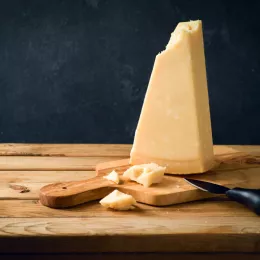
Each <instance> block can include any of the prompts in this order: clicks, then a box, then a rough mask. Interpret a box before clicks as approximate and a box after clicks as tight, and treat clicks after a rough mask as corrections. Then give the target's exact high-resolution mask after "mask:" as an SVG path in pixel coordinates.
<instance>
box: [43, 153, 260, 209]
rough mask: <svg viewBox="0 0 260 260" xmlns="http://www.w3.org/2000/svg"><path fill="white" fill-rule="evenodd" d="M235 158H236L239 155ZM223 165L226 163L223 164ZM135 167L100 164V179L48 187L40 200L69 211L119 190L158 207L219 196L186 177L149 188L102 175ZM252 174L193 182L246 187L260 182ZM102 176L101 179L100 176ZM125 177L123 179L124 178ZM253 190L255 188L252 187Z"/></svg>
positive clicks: (123, 162) (232, 173) (219, 175)
mask: <svg viewBox="0 0 260 260" xmlns="http://www.w3.org/2000/svg"><path fill="white" fill-rule="evenodd" d="M239 156H240V155H239ZM232 159H233V160H234V159H236V157H235V156H233V157H232ZM220 163H222V161H220ZM130 166H131V165H130V164H129V160H128V159H125V160H116V161H109V162H105V163H101V164H98V165H97V166H96V171H97V174H98V176H97V177H96V178H93V179H89V180H83V181H74V182H68V183H67V182H61V183H57V184H55V183H54V184H51V185H47V186H44V187H43V188H42V189H41V190H40V193H39V196H40V201H41V203H42V204H43V205H45V206H48V207H52V208H67V207H72V206H76V205H79V204H82V203H86V202H89V201H92V200H96V199H101V198H103V197H105V196H107V195H108V194H109V193H110V192H112V191H113V189H118V190H120V191H122V192H124V193H127V194H130V195H132V196H133V197H134V198H135V200H136V201H138V202H141V203H145V204H149V205H154V206H167V205H172V204H178V203H184V202H189V201H194V200H200V199H204V198H210V197H216V196H219V195H217V194H211V193H208V192H203V191H200V190H198V189H197V188H195V187H193V186H191V185H190V184H188V183H187V182H186V181H185V180H184V179H183V176H180V175H176V176H173V175H168V176H164V177H163V180H162V182H161V183H159V184H155V185H152V186H151V187H149V188H145V187H143V186H142V185H140V184H138V183H136V182H130V181H123V182H122V181H121V184H119V185H116V184H114V183H113V182H111V181H107V180H105V179H104V178H103V177H102V176H104V174H106V173H109V172H110V171H112V170H116V171H117V172H118V173H122V172H123V170H126V169H127V168H129V167H130ZM248 174H251V175H252V172H251V171H247V170H244V171H243V172H242V171H239V170H236V171H223V169H222V170H221V171H219V172H218V170H217V169H216V170H212V171H210V172H208V173H204V174H197V175H193V177H192V178H193V179H198V180H202V181H209V182H213V183H217V184H220V185H224V186H227V187H230V188H231V187H235V186H240V187H243V186H245V183H248V182H249V179H252V178H254V182H255V183H260V175H259V174H254V176H253V177H252V176H250V177H248ZM100 176H101V177H100ZM121 178H123V177H122V176H121ZM250 188H253V187H250Z"/></svg>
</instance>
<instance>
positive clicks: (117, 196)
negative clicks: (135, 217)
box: [100, 190, 136, 210]
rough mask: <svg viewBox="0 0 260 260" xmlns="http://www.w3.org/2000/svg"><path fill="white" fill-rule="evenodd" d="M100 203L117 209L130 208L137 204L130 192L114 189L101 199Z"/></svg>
mask: <svg viewBox="0 0 260 260" xmlns="http://www.w3.org/2000/svg"><path fill="white" fill-rule="evenodd" d="M100 204H101V205H102V206H104V207H106V208H112V209H115V210H129V209H132V208H133V205H134V204H136V201H135V199H134V198H133V197H132V196H131V195H128V194H125V193H123V192H120V191H118V190H114V191H113V192H111V193H110V194H108V195H107V196H106V197H105V198H103V199H102V200H101V201H100Z"/></svg>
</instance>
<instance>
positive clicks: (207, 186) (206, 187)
mask: <svg viewBox="0 0 260 260" xmlns="http://www.w3.org/2000/svg"><path fill="white" fill-rule="evenodd" d="M185 180H186V181H187V182H188V183H190V184H191V185H193V186H194V187H196V188H198V189H200V190H203V191H208V192H210V193H214V194H226V192H227V191H228V190H229V188H227V187H224V186H221V185H218V184H214V183H210V182H206V181H200V180H194V179H190V178H185Z"/></svg>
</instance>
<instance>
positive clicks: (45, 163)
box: [0, 156, 124, 171]
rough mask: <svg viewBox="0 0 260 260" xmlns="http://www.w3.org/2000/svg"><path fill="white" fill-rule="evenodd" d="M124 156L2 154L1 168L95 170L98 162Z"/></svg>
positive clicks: (0, 157) (0, 158) (0, 159)
mask: <svg viewBox="0 0 260 260" xmlns="http://www.w3.org/2000/svg"><path fill="white" fill-rule="evenodd" d="M115 158H116V159H118V160H119V159H124V157H108V156H107V157H44V156H43V157H40V156H24V157H23V156H0V170H2V171H3V170H25V171H27V170H32V171H36V170H40V171H42V170H63V171H64V170H82V171H87V170H95V165H96V164H97V163H101V162H105V161H111V160H115Z"/></svg>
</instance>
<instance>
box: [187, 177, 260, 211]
mask: <svg viewBox="0 0 260 260" xmlns="http://www.w3.org/2000/svg"><path fill="white" fill-rule="evenodd" d="M184 179H185V180H186V181H187V182H188V183H189V184H191V185H193V186H194V187H196V188H198V189H200V190H203V191H207V192H210V193H214V194H225V195H226V196H227V197H228V198H229V199H231V200H234V201H236V202H239V203H241V204H243V205H244V206H246V207H248V208H249V209H251V210H252V211H254V212H255V213H256V214H257V215H260V189H244V188H233V189H229V188H227V187H225V186H221V185H218V184H214V183H211V182H206V181H200V180H194V179H190V178H184Z"/></svg>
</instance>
